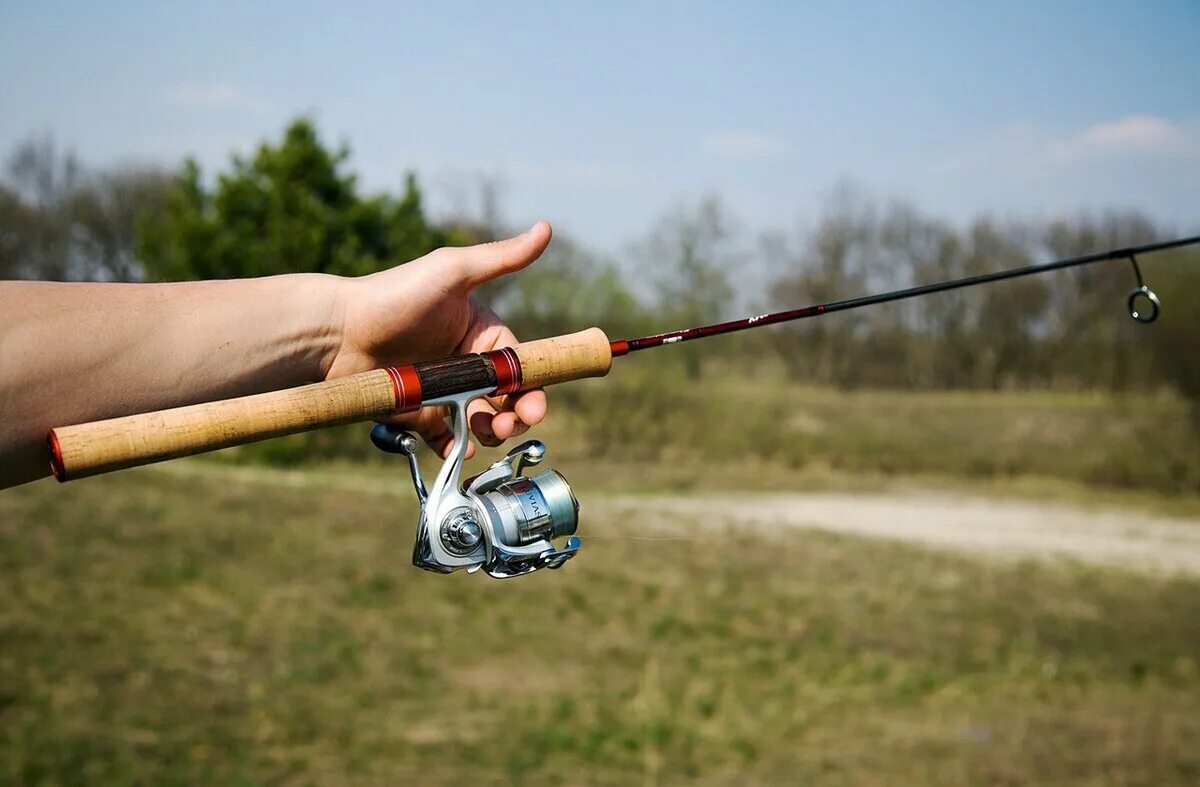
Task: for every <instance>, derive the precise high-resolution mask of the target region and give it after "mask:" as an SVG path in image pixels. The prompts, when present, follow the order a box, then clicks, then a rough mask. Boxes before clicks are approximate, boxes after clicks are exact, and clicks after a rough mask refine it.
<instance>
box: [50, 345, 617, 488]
mask: <svg viewBox="0 0 1200 787" xmlns="http://www.w3.org/2000/svg"><path fill="white" fill-rule="evenodd" d="M611 365H612V352H611V349H610V345H609V341H608V337H607V336H605V335H604V332H603V331H602V330H600V329H599V328H588V329H586V330H583V331H579V332H578V333H572V334H567V335H564V336H554V337H551V338H548V339H538V340H535V341H531V342H523V343H521V344H518V345H516V346H515V347H511V348H507V347H506V348H502V349H499V350H493V351H491V352H487V353H472V354H468V355H459V356H455V357H453V358H443V359H440V360H436V361H422V362H420V363H416V364H412V365H409V366H393V367H388V368H386V369H375V370H372V371H369V372H360V373H359V374H354V375H350V376H348V377H341V378H338V379H336V380H327V381H325V382H321V383H314V384H312V385H303V386H300V387H297V388H288V389H285V390H282V391H271V392H269V393H262V394H255V395H253V396H242V397H238V398H236V399H225V400H222V401H216V402H205V403H203V404H193V405H188V406H186V407H176V408H173V409H170V410H160V411H157V412H151V413H141V414H138V415H128V416H123V417H120V418H110V419H108V420H105V421H93V422H91V423H85V424H77V425H74V426H63V427H57V428H55V429H52V430H51V431H50V433H49V435H47V438H46V440H47V445H48V448H49V452H50V467H51V469H52V470H53V471H54V476H55V478H57V479H58V480H59V481H67V480H71V479H75V478H84V477H87V476H91V475H98V474H100V473H107V472H110V471H113V470H121V469H124V468H127V467H136V466H138V465H145V464H150V463H152V462H161V461H163V460H166V459H176V458H178V457H181V456H191V455H193V454H199V453H204V452H206V451H215V450H217V449H220V448H228V447H230V446H235V445H243V444H245V443H251V442H255V441H257V440H265V439H267V438H271V437H280V436H283V435H288V434H295V433H297V432H304V431H308V430H311V429H321V428H324V427H327V426H338V425H341V424H348V423H354V422H356V421H368V420H373V419H379V418H384V417H386V416H389V415H394V414H396V413H403V412H410V411H413V410H417V409H419V408H420V407H421V406H422V405H423V404H424V403H428V402H435V401H437V400H440V399H443V398H445V397H447V396H452V395H454V394H457V393H463V392H466V391H477V390H485V389H486V390H490V391H491V392H492V393H494V394H498V395H500V394H507V393H513V392H514V391H523V390H528V389H530V388H539V387H542V386H546V385H554V384H556V383H562V382H567V381H569V380H578V379H582V378H584V377H603V376H604V375H606V374H608V370H609V368H610V367H611Z"/></svg>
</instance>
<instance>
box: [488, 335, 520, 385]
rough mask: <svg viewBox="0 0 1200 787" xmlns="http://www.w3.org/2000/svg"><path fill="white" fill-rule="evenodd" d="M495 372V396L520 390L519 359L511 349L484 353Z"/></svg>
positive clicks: (503, 348) (504, 348)
mask: <svg viewBox="0 0 1200 787" xmlns="http://www.w3.org/2000/svg"><path fill="white" fill-rule="evenodd" d="M484 357H486V358H487V359H488V360H489V361H490V362H491V364H492V368H493V369H495V370H496V394H495V395H496V396H504V395H505V394H510V393H513V392H514V391H519V390H521V359H520V358H519V357H518V356H517V353H516V351H515V350H514V349H513V348H511V347H502V348H501V349H499V350H491V351H490V352H486V353H484Z"/></svg>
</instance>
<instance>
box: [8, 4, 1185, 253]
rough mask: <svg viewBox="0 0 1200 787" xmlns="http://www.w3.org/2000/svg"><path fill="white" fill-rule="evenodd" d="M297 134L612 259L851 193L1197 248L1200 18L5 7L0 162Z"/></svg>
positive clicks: (935, 7)
mask: <svg viewBox="0 0 1200 787" xmlns="http://www.w3.org/2000/svg"><path fill="white" fill-rule="evenodd" d="M300 114H306V115H309V116H311V117H313V118H314V119H315V120H316V121H317V123H318V126H319V128H320V130H321V133H322V134H323V136H324V137H325V138H326V140H327V141H329V142H331V143H335V144H336V143H339V142H345V143H347V144H348V145H349V146H350V148H351V149H352V152H353V155H352V159H351V166H352V168H353V169H354V170H355V171H356V172H358V174H359V176H360V182H361V183H362V185H363V186H364V187H366V188H367V189H370V190H383V189H388V190H396V189H398V188H399V186H400V183H401V182H402V178H403V173H404V172H405V171H407V170H414V171H416V172H417V174H418V176H419V177H420V179H421V182H422V184H423V185H424V186H425V188H426V190H427V193H428V195H429V199H430V202H431V205H432V207H433V208H434V209H435V210H443V211H446V210H450V209H452V208H455V207H462V208H467V209H470V204H471V199H472V198H473V195H475V194H476V190H475V188H474V186H473V185H472V184H474V183H477V182H478V180H479V178H481V177H483V178H487V179H489V180H492V181H493V182H495V183H496V184H498V186H499V189H500V195H501V205H502V210H503V216H504V218H505V219H506V220H507V222H508V223H510V224H511V225H513V226H517V225H524V224H526V223H531V222H532V221H534V220H536V219H542V218H544V219H548V220H550V221H551V222H553V223H554V224H555V226H556V228H557V229H558V230H559V231H563V232H566V233H567V234H570V235H572V236H574V237H576V238H577V239H579V240H580V241H582V242H584V243H585V244H588V245H590V246H592V247H594V248H597V249H600V250H605V251H609V252H613V253H617V252H619V250H620V249H621V248H622V247H623V246H624V245H626V244H628V243H629V242H630V241H632V240H635V239H636V238H637V237H639V236H640V235H642V234H644V233H645V232H646V231H648V229H649V228H650V227H651V226H652V225H653V223H654V221H655V220H656V218H657V217H658V216H660V215H662V214H663V213H664V212H666V211H668V210H670V209H672V208H673V207H675V206H679V205H686V204H689V203H694V202H695V201H697V200H699V199H700V198H702V197H703V196H705V195H709V194H717V195H720V196H721V197H722V198H723V199H724V201H725V203H726V204H727V206H728V207H729V208H730V210H731V211H732V212H733V213H734V215H735V216H737V217H738V219H739V222H740V225H741V226H742V228H743V229H745V230H748V231H758V230H762V229H766V228H782V229H789V228H792V227H797V228H801V227H804V226H806V225H811V223H812V222H813V221H814V217H815V216H816V215H817V214H818V211H819V210H820V206H821V205H822V204H823V201H825V200H826V199H828V197H829V195H830V194H831V193H832V192H833V191H835V190H836V189H837V188H838V187H839V185H840V184H846V183H850V184H853V185H854V187H855V188H856V189H857V190H859V191H861V192H863V193H865V194H869V195H873V196H874V197H876V198H878V199H881V200H888V199H894V198H902V199H908V200H912V201H913V202H915V204H916V205H917V206H918V207H919V208H921V209H922V210H924V211H926V212H929V213H931V214H934V215H937V216H940V217H943V218H946V219H949V220H951V221H954V222H959V223H962V222H966V221H968V220H970V219H971V218H972V217H974V216H976V215H980V214H989V215H992V216H995V217H999V218H1040V217H1045V216H1055V215H1068V214H1069V215H1074V214H1077V213H1080V212H1093V213H1095V212H1100V211H1103V210H1106V209H1137V210H1141V211H1144V212H1145V213H1146V214H1148V215H1149V216H1151V217H1152V218H1154V219H1156V220H1158V221H1160V222H1162V223H1164V224H1165V225H1167V226H1168V227H1170V228H1173V229H1175V230H1177V231H1180V232H1183V231H1194V230H1197V229H1200V2H1196V0H1179V1H1178V2H1168V1H1167V0H1160V1H1155V0H1143V1H1142V2H1107V1H1106V0H1091V1H1090V2H1012V3H981V2H975V3H962V2H945V3H939V2H910V3H896V2H879V3H870V2H867V3H850V2H776V3H758V2H740V3H723V4H713V3H674V2H668V3H651V2H642V3H623V2H604V3H591V4H584V3H564V2H557V3H544V4H530V3H522V2H506V3H476V4H472V3H453V2H440V3H430V2H425V3H415V4H405V3H397V2H393V3H354V2H341V3H305V2H299V1H298V0H293V1H292V2H286V3H272V2H254V3H245V2H232V3H224V2H206V3H203V4H199V3H197V4H188V3H144V4H143V3H126V2H116V0H110V1H108V2H92V3H76V2H58V3H48V2H44V1H41V2H23V1H22V2H18V1H17V0H0V152H3V151H8V150H11V149H12V146H13V145H15V144H17V143H18V142H19V141H21V140H23V139H27V138H29V137H31V136H39V135H44V134H51V135H53V137H54V139H55V140H56V141H57V143H58V144H59V145H60V146H62V147H66V148H71V149H73V150H75V151H76V152H77V153H78V154H79V155H80V156H81V157H82V159H83V160H84V161H85V162H87V163H89V164H92V165H96V166H104V165H108V164H115V163H126V162H137V163H151V164H160V165H165V166H175V165H177V164H178V163H179V162H180V161H181V160H182V159H183V157H185V156H189V155H190V156H194V157H196V158H197V159H198V160H199V161H200V162H201V164H202V165H203V166H204V167H205V170H206V172H209V173H213V172H215V171H217V170H219V169H220V168H221V167H223V166H225V165H226V164H227V162H228V159H229V155H230V154H231V153H232V152H241V153H243V154H245V153H249V152H252V151H253V149H254V147H255V145H256V144H257V143H258V142H259V141H261V140H263V139H265V138H276V139H277V138H278V137H279V135H280V132H281V131H282V129H283V128H284V126H285V125H286V123H287V122H288V120H289V119H291V118H293V117H295V116H297V115H300Z"/></svg>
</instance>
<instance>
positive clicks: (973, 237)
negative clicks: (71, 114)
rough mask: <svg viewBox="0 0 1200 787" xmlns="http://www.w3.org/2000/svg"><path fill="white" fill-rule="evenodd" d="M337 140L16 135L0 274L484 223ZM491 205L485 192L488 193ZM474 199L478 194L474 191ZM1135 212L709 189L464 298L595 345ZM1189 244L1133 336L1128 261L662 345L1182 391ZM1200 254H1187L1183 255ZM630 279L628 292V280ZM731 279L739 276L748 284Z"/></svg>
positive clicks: (1136, 218)
mask: <svg viewBox="0 0 1200 787" xmlns="http://www.w3.org/2000/svg"><path fill="white" fill-rule="evenodd" d="M348 155H349V150H348V149H347V148H345V147H344V146H343V147H341V148H336V149H335V148H331V147H330V146H328V145H326V144H325V143H324V142H323V141H322V139H321V138H320V135H319V133H318V131H317V129H316V127H315V125H314V124H313V123H312V122H311V121H309V120H307V119H300V120H297V121H294V122H293V123H292V124H291V125H290V126H289V127H288V128H287V129H286V130H285V132H284V134H283V135H282V137H281V138H280V139H279V140H278V141H277V142H264V143H262V144H261V145H260V146H259V147H258V149H257V150H256V151H255V152H254V154H253V155H252V156H249V157H241V156H234V157H233V158H232V159H231V161H230V164H229V166H228V168H227V169H226V170H225V171H223V172H221V173H218V174H217V175H216V176H215V177H211V176H206V174H205V173H203V172H202V171H201V170H200V168H199V166H198V165H197V164H196V163H195V162H193V161H188V162H186V163H185V164H184V165H183V166H182V167H181V168H180V170H179V171H177V172H165V171H162V170H158V169H153V168H144V167H129V166H127V167H124V168H113V169H107V170H95V169H91V168H88V167H86V166H84V165H83V164H82V163H80V162H79V161H78V160H77V159H76V157H75V156H73V155H71V154H69V153H63V152H61V151H59V150H57V149H56V148H55V147H54V145H53V144H52V143H50V142H48V141H44V140H35V141H30V142H27V143H24V144H22V145H20V146H18V147H17V148H16V149H15V150H14V151H13V152H12V154H11V155H10V157H9V159H8V162H7V167H6V169H5V172H4V176H3V179H2V180H0V276H3V277H6V278H41V279H57V280H99V281H141V280H149V281H178V280H188V279H202V278H229V277H239V276H263V275H271V274H277V273H288V272H319V273H329V274H337V275H361V274H365V273H370V272H372V271H376V270H379V269H382V268H385V267H389V266H391V265H394V264H396V263H399V262H403V261H406V260H410V259H414V258H416V257H419V256H421V255H422V254H424V253H426V252H428V251H430V250H431V249H433V248H436V247H438V246H442V245H461V244H467V243H477V242H481V241H486V240H491V239H494V238H496V237H498V236H500V235H502V234H504V233H505V228H504V227H503V226H501V225H500V224H501V223H500V222H499V220H498V219H497V218H496V213H497V211H496V210H494V209H491V210H488V211H486V212H485V215H483V216H469V215H456V216H451V217H443V218H439V219H434V218H432V217H430V216H429V215H428V212H427V209H426V207H425V200H424V195H423V194H422V191H421V187H420V184H419V181H418V179H417V177H416V175H415V174H413V173H409V174H407V175H406V177H405V178H404V179H403V181H402V183H401V184H400V187H399V188H398V189H397V191H396V193H395V194H389V193H383V194H363V193H362V191H361V189H360V188H359V187H358V184H357V182H356V179H355V176H354V175H353V173H350V172H349V171H348V166H347V158H348ZM493 196H494V194H493ZM489 204H493V205H494V200H492V201H491V202H489ZM1170 234H1171V233H1170V232H1169V231H1167V230H1166V229H1165V228H1163V227H1160V226H1157V225H1155V223H1154V222H1153V221H1152V220H1150V219H1148V218H1146V217H1144V216H1141V215H1138V214H1136V213H1128V212H1126V213H1117V212H1114V213H1110V214H1106V215H1101V216H1091V217H1088V216H1081V217H1072V218H1060V219H1054V220H1048V221H1030V220H1011V221H1000V220H997V219H993V218H987V217H984V218H980V219H978V220H976V221H974V222H972V223H971V224H969V225H968V226H965V227H958V226H954V225H952V224H950V223H948V222H945V221H941V220H939V219H937V218H935V217H931V216H928V215H925V214H923V213H921V212H920V211H918V210H916V209H915V208H913V207H912V206H910V205H907V204H904V203H893V204H886V205H881V204H879V203H876V202H874V201H872V200H869V199H866V198H864V197H862V196H858V195H855V194H854V193H853V192H851V191H849V190H842V191H841V192H840V193H838V194H837V195H835V196H834V197H833V198H831V199H830V200H829V201H828V203H827V204H826V207H825V210H824V212H823V213H822V215H820V216H819V217H818V219H817V221H816V222H815V223H814V224H813V225H812V226H811V227H807V228H803V229H799V230H796V231H793V232H790V233H788V232H773V233H768V234H765V235H763V236H761V237H746V233H744V232H742V231H740V230H739V222H738V221H737V219H736V217H734V216H733V215H732V214H731V213H730V211H729V210H728V209H727V208H726V207H725V206H724V205H723V203H722V202H721V201H720V200H719V199H718V198H716V197H707V198H703V199H700V200H699V201H697V202H696V203H694V204H683V205H678V206H676V207H675V208H673V209H672V210H670V211H669V212H667V213H666V214H664V215H663V216H661V217H659V219H658V220H657V221H656V222H655V223H654V224H653V225H652V226H651V228H650V229H649V230H648V231H647V232H646V233H645V235H644V236H643V237H642V238H640V239H638V240H637V241H636V242H634V243H633V244H631V246H630V248H629V254H628V258H629V260H632V263H633V264H634V265H636V270H637V271H638V274H639V275H638V276H636V277H633V276H629V275H625V274H628V273H629V272H630V269H629V268H626V267H625V266H623V265H622V264H621V263H620V262H618V261H614V260H611V259H608V258H605V257H604V256H603V255H600V254H597V253H595V252H593V251H591V250H589V249H587V248H586V247H584V246H583V245H581V244H579V243H577V242H574V241H572V240H571V239H570V238H565V237H562V236H561V235H560V236H559V237H557V238H556V239H555V241H554V242H553V243H552V245H551V248H550V250H549V251H548V252H547V257H546V259H544V260H543V261H542V262H540V263H539V264H538V265H535V266H533V267H532V268H530V269H528V270H527V271H526V272H524V273H522V274H521V275H520V276H515V277H506V278H505V279H503V280H501V281H498V282H494V283H492V284H491V285H489V286H488V287H486V288H485V289H484V290H483V291H482V292H481V296H482V297H483V298H485V299H486V300H488V301H490V302H491V303H492V305H494V306H495V307H496V308H497V309H498V310H500V311H501V313H503V314H504V315H505V317H506V319H508V320H509V321H510V322H511V323H512V324H513V326H514V328H515V330H516V331H517V332H518V335H522V336H530V337H535V336H545V335H552V334H555V333H563V332H568V331H572V330H577V329H579V328H580V327H583V326H587V325H600V326H602V327H604V328H605V329H606V330H608V331H609V332H610V334H612V335H614V336H619V335H628V334H637V333H641V332H651V331H658V330H664V329H668V328H674V327H682V326H686V325H694V324H699V323H703V322H711V321H713V320H716V319H720V318H723V317H730V316H734V315H735V314H738V313H740V312H741V311H744V310H745V309H749V308H755V309H773V308H789V307H794V306H798V305H805V304H809V303H819V302H827V301H832V300H838V299H841V298H846V297H852V296H855V295H861V294H866V293H870V292H875V291H879V290H884V289H893V288H898V287H907V286H912V285H916V284H922V283H928V282H931V281H935V280H939V279H944V278H951V277H958V276H965V275H971V274H975V273H980V272H983V271H987V270H995V269H997V268H1007V267H1015V266H1020V265H1028V264H1031V263H1034V262H1038V261H1043V260H1046V259H1050V258H1058V257H1064V256H1073V255H1077V254H1084V253H1088V252H1092V251H1096V250H1102V249H1108V248H1114V247H1119V246H1125V245H1131V244H1136V243H1143V242H1147V241H1151V240H1155V239H1159V238H1163V237H1166V236H1168V235H1170ZM1189 258H1190V259H1192V260H1196V252H1195V251H1181V252H1175V253H1172V254H1164V255H1161V256H1159V257H1156V258H1154V259H1153V260H1147V261H1145V262H1143V270H1144V271H1145V272H1146V274H1147V278H1148V280H1149V283H1150V284H1151V286H1152V287H1155V288H1156V289H1157V290H1159V291H1160V294H1162V295H1163V298H1164V308H1163V315H1162V318H1161V319H1160V321H1159V322H1158V323H1156V324H1155V325H1154V326H1153V327H1152V328H1146V327H1143V326H1138V325H1135V324H1134V323H1133V322H1132V321H1131V320H1130V319H1129V318H1128V317H1127V316H1125V306H1124V303H1125V296H1126V294H1127V293H1128V292H1129V290H1130V289H1131V288H1132V286H1133V275H1132V273H1131V271H1130V269H1129V267H1128V266H1127V265H1124V264H1121V263H1115V262H1114V263H1109V264H1105V265H1100V266H1091V267H1089V268H1088V269H1086V270H1076V271H1065V272H1061V273H1058V274H1052V275H1049V276H1042V277H1035V278H1030V279H1020V280H1014V281H1010V282H1005V283H1001V284H997V285H993V286H989V287H984V288H980V289H975V290H964V291H958V292H951V293H945V294H941V295H937V296H933V297H929V298H922V299H919V300H916V301H910V302H901V303H895V304H890V305H886V306H881V307H878V308H874V309H870V310H864V311H861V312H854V313H849V314H845V315H836V316H832V315H831V316H830V317H826V318H822V319H818V320H808V321H802V322H800V323H797V324H794V325H789V326H779V327H777V328H774V329H770V330H766V331H756V332H752V333H750V334H744V335H742V336H739V337H730V338H727V339H721V340H715V341H711V342H707V343H705V345H704V346H703V347H700V346H689V345H683V346H681V347H679V348H676V349H675V350H673V351H672V352H671V353H669V354H664V356H663V357H664V364H666V365H668V366H670V365H672V364H677V365H678V367H677V368H678V369H679V371H680V373H681V374H686V375H688V376H689V377H692V378H697V377H700V376H702V375H704V374H705V373H706V368H707V367H709V366H710V365H711V364H713V363H723V364H728V363H738V364H743V365H746V364H750V365H757V366H760V367H766V368H777V369H779V370H781V371H782V373H785V374H787V375H790V376H791V377H793V378H795V379H797V380H803V381H806V382H810V383H816V384H824V385H834V386H839V387H843V388H853V387H863V386H877V387H901V388H978V389H1008V388H1044V387H1057V388H1073V389H1103V390H1110V391H1115V392H1122V391H1128V390H1153V389H1158V388H1162V387H1166V386H1171V387H1174V388H1175V389H1177V390H1178V391H1179V392H1181V393H1182V394H1184V395H1185V396H1187V397H1188V398H1189V399H1191V400H1192V401H1194V402H1195V401H1200V364H1198V363H1197V362H1196V360H1195V358H1196V354H1197V348H1200V265H1198V264H1185V262H1186V260H1187V259H1189ZM1198 262H1200V261H1198ZM643 281H644V282H648V284H646V285H642V284H638V283H634V284H631V282H643ZM747 282H758V291H757V292H755V291H753V290H751V289H749V288H748V284H747Z"/></svg>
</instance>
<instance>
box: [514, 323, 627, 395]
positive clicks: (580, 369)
mask: <svg viewBox="0 0 1200 787" xmlns="http://www.w3.org/2000/svg"><path fill="white" fill-rule="evenodd" d="M513 350H514V351H515V352H516V353H517V357H518V358H519V359H520V360H521V387H522V388H538V387H541V386H544V385H554V384H555V383H565V382H567V381H568V380H580V379H582V378H584V377H603V376H604V375H606V374H608V370H609V368H611V367H612V348H611V346H610V345H609V341H608V337H607V336H605V335H604V331H602V330H600V329H599V328H588V329H586V330H583V331H579V332H578V333H568V334H566V335H565V336H554V337H551V338H549V339H538V340H536V341H532V342H524V343H522V344H518V345H517V346H516V347H514V348H513Z"/></svg>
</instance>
